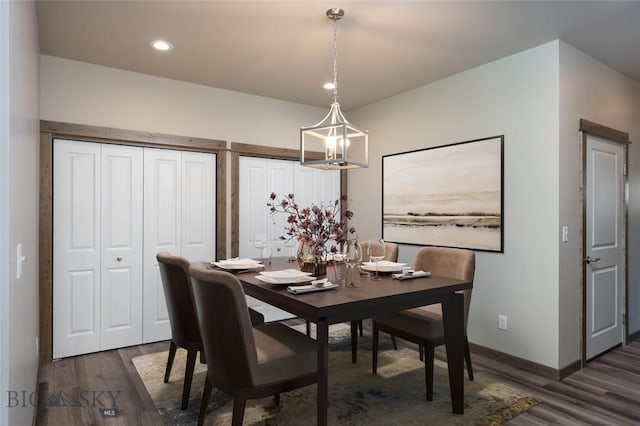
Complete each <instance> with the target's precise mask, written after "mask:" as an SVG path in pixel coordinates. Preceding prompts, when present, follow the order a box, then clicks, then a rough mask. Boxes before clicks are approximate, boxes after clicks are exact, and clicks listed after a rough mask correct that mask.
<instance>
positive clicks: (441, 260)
mask: <svg viewBox="0 0 640 426" xmlns="http://www.w3.org/2000/svg"><path fill="white" fill-rule="evenodd" d="M413 268H414V269H415V270H416V271H418V270H423V271H429V272H431V273H432V274H433V275H440V276H443V277H449V278H455V279H458V280H465V281H471V282H473V278H474V276H475V271H476V254H475V253H474V252H472V251H471V250H464V249H455V248H448V247H423V248H421V249H420V250H418V252H417V253H416V258H415V261H414V265H413ZM471 292H472V289H469V290H462V291H461V292H460V293H462V294H464V326H465V329H466V327H467V321H468V319H469V308H470V306H471Z"/></svg>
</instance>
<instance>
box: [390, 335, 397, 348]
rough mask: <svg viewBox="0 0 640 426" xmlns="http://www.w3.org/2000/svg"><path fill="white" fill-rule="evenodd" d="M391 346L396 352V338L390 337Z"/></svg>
mask: <svg viewBox="0 0 640 426" xmlns="http://www.w3.org/2000/svg"><path fill="white" fill-rule="evenodd" d="M391 344H392V345H393V349H395V350H396V351H397V350H398V341H397V340H396V336H394V335H393V334H392V335H391Z"/></svg>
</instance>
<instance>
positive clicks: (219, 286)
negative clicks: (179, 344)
mask: <svg viewBox="0 0 640 426" xmlns="http://www.w3.org/2000/svg"><path fill="white" fill-rule="evenodd" d="M189 273H190V274H191V278H192V280H191V281H192V285H193V296H194V300H195V305H196V312H197V316H198V323H199V325H200V330H201V332H202V340H203V343H204V348H205V353H206V354H207V360H208V364H207V378H206V381H205V385H204V391H203V393H202V403H201V405H200V416H199V418H198V425H202V424H203V423H204V419H205V416H206V412H207V405H208V402H209V397H210V396H211V391H212V389H213V387H216V388H218V389H220V390H221V391H223V392H225V393H227V394H229V395H231V396H232V397H233V417H232V425H234V426H236V425H237V426H240V425H242V420H243V418H244V409H245V405H246V401H247V400H248V399H255V398H264V397H266V396H270V395H274V402H275V403H276V404H279V402H280V393H282V392H287V391H290V390H293V389H297V388H300V387H303V386H307V385H310V384H313V383H317V381H318V375H317V358H316V353H317V348H316V341H315V340H313V339H312V338H310V337H309V336H307V335H305V334H303V333H299V332H297V331H295V330H294V329H292V328H290V327H287V326H286V325H283V324H280V323H267V324H262V325H258V326H255V327H253V326H252V325H251V321H250V315H249V310H248V308H247V302H246V299H245V295H244V291H243V289H242V284H241V283H240V281H238V279H237V278H236V277H235V276H234V275H232V274H230V273H228V272H222V271H215V270H211V269H207V267H206V266H205V265H201V264H193V265H191V267H190V268H189Z"/></svg>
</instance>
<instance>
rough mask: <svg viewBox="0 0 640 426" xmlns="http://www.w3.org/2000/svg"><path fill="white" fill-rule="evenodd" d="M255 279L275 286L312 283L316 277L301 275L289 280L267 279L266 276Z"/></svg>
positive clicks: (257, 276)
mask: <svg viewBox="0 0 640 426" xmlns="http://www.w3.org/2000/svg"><path fill="white" fill-rule="evenodd" d="M256 278H257V279H259V280H260V281H262V282H265V283H269V284H275V285H289V284H299V283H308V282H309V281H313V280H315V279H316V277H312V276H310V275H303V276H299V277H289V278H273V277H268V276H266V275H256Z"/></svg>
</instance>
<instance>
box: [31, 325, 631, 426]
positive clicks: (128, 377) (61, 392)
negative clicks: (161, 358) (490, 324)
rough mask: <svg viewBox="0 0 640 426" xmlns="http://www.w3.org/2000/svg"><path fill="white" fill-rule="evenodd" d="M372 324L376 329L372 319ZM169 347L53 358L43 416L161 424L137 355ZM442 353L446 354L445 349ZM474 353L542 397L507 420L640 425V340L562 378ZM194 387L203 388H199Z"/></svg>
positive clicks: (482, 363)
mask: <svg viewBox="0 0 640 426" xmlns="http://www.w3.org/2000/svg"><path fill="white" fill-rule="evenodd" d="M367 326H368V327H367ZM366 328H369V332H370V323H369V322H368V321H366V322H365V329H366ZM381 338H382V337H381ZM399 343H400V344H402V343H401V342H400V341H399ZM407 345H408V344H407ZM168 348H169V343H168V342H159V343H152V344H148V345H140V346H132V347H129V348H123V349H117V350H112V351H107V352H101V353H95V354H89V355H83V356H77V357H71V358H66V359H62V360H58V361H54V362H52V363H50V364H48V365H47V366H45V367H44V368H43V369H42V371H41V372H40V378H39V383H40V385H39V389H38V392H39V398H40V403H39V404H41V407H40V408H38V410H37V414H36V424H37V425H43V426H44V425H52V426H58V425H65V426H67V425H69V426H70V425H103V424H104V425H159V424H161V420H160V417H159V415H158V414H157V412H156V410H155V407H154V405H153V402H152V401H151V399H150V398H149V395H148V394H147V392H146V390H145V388H144V385H143V384H142V381H141V380H140V378H139V377H138V375H137V373H136V371H135V368H134V366H133V363H132V362H131V359H132V358H134V357H136V356H139V355H143V354H146V353H154V352H159V351H163V350H167V349H168ZM438 356H440V357H442V356H443V353H442V351H440V352H439V354H438ZM472 361H473V365H474V369H475V370H478V371H479V370H483V371H485V372H487V373H489V374H491V375H493V376H495V377H496V379H499V380H500V381H503V382H505V383H508V384H511V385H512V386H515V387H518V388H521V389H523V390H525V391H527V392H529V393H530V394H533V395H535V396H537V397H539V398H540V399H541V400H542V401H543V402H542V403H541V404H539V405H537V406H535V407H533V408H532V409H531V410H529V411H528V412H526V413H524V414H521V415H520V416H518V417H516V418H514V419H513V420H511V421H510V422H509V423H508V424H509V425H511V426H522V425H616V426H617V425H640V341H635V342H633V343H631V344H630V345H628V346H625V347H621V348H617V349H615V350H614V351H612V352H610V353H608V354H606V355H604V356H603V357H601V358H599V359H597V360H595V361H592V362H591V363H589V364H588V366H587V368H585V369H583V370H580V371H578V372H576V373H574V374H572V375H571V376H569V377H567V378H566V379H564V380H562V381H560V382H558V381H554V380H551V379H547V378H544V377H541V376H537V375H534V374H531V373H528V372H526V371H522V370H518V369H515V368H513V367H510V366H507V365H505V364H502V363H499V362H496V361H494V360H492V359H489V358H488V357H484V356H482V355H479V354H473V353H472ZM109 392H110V393H109ZM193 392H199V390H196V389H193V390H192V393H193ZM54 397H60V398H54ZM114 399H115V401H116V403H115V406H116V407H117V410H118V412H117V417H115V418H108V417H102V414H101V411H100V408H101V406H103V408H104V406H106V407H111V406H113V405H114V404H112V401H113V400H114ZM56 401H59V405H58V406H54V404H55V403H56ZM70 401H71V402H73V401H75V402H79V405H80V406H68V405H69V402H70ZM61 405H67V406H61ZM106 414H108V413H106ZM418 424H419V423H418Z"/></svg>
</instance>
